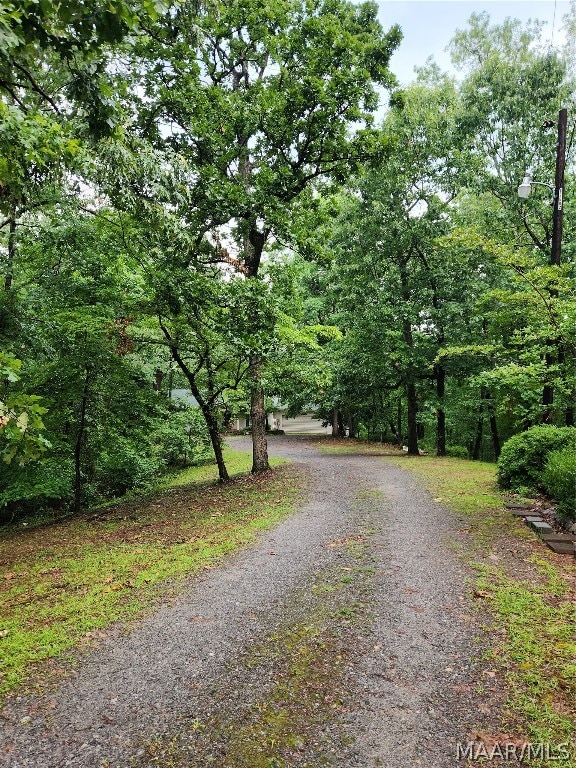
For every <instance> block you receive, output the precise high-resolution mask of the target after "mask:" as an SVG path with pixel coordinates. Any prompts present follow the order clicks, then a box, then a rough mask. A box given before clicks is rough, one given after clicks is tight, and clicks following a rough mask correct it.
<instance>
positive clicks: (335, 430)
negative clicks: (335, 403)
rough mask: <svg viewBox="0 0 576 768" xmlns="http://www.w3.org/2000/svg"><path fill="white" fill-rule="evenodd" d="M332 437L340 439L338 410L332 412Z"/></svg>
mask: <svg viewBox="0 0 576 768" xmlns="http://www.w3.org/2000/svg"><path fill="white" fill-rule="evenodd" d="M332 437H339V435H338V408H334V409H333V410H332Z"/></svg>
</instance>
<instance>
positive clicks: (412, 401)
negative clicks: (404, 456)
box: [406, 381, 420, 456]
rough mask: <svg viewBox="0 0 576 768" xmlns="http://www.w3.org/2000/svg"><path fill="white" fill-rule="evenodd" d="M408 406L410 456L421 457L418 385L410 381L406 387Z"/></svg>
mask: <svg viewBox="0 0 576 768" xmlns="http://www.w3.org/2000/svg"><path fill="white" fill-rule="evenodd" d="M406 405H407V410H408V441H407V442H408V455H409V456H419V455H420V451H419V450H418V422H417V417H418V398H417V397H416V385H415V384H414V382H413V381H409V382H408V384H407V385H406Z"/></svg>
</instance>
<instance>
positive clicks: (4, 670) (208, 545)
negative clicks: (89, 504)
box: [0, 450, 304, 693]
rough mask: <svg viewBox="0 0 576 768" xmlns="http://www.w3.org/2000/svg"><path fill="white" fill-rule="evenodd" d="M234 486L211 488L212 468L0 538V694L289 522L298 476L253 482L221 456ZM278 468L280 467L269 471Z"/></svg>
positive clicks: (284, 470) (236, 457)
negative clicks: (272, 528) (283, 521)
mask: <svg viewBox="0 0 576 768" xmlns="http://www.w3.org/2000/svg"><path fill="white" fill-rule="evenodd" d="M227 459H228V466H229V469H230V472H231V474H233V475H236V479H235V480H234V482H232V483H230V484H227V485H218V484H215V483H211V482H210V481H212V480H214V479H215V477H216V476H217V475H216V472H215V467H214V466H212V465H207V466H202V467H195V468H191V469H187V470H184V471H183V472H181V473H179V474H178V475H174V476H172V477H171V478H170V481H169V483H167V487H166V488H165V489H164V490H161V491H159V492H158V493H155V494H151V495H149V496H147V497H141V498H137V497H133V498H131V499H130V500H127V501H124V502H122V501H120V502H118V503H116V504H114V505H113V506H110V507H108V508H101V509H98V510H91V511H90V512H87V513H86V514H84V515H81V516H79V517H76V518H68V519H66V520H64V521H60V522H57V523H54V524H52V525H43V526H37V527H31V528H24V527H22V526H17V527H16V526H15V527H13V528H11V529H8V530H5V531H4V533H3V535H2V536H1V537H0V693H5V692H7V691H10V690H12V689H14V688H15V687H17V686H19V685H20V684H22V682H23V681H24V680H26V679H32V678H33V679H34V681H35V682H38V681H39V680H40V679H41V677H42V675H44V674H45V673H48V668H47V667H46V665H45V664H43V665H42V666H41V667H40V668H39V672H40V673H41V674H35V675H33V676H32V677H31V675H30V673H31V672H33V671H34V670H35V669H36V668H37V665H38V664H39V663H41V662H46V660H48V659H51V658H55V657H57V656H59V655H60V654H62V652H63V651H66V650H68V649H71V648H73V647H75V646H78V645H81V646H86V645H90V644H93V643H97V642H98V638H99V636H100V633H101V632H102V630H103V629H104V628H105V627H107V626H108V625H110V624H111V623H112V622H116V621H125V620H127V619H132V618H134V617H137V616H139V615H142V614H143V613H144V612H145V611H146V610H147V609H150V608H151V606H153V605H154V604H155V602H156V601H157V600H158V599H160V598H161V597H163V596H165V595H166V593H167V592H168V593H173V592H177V591H178V585H179V583H180V582H181V581H182V580H183V579H184V578H185V577H187V576H189V575H191V574H194V573H197V572H198V571H200V570H201V569H203V568H210V567H212V566H214V565H215V564H216V563H218V562H219V561H220V560H221V559H222V557H223V556H225V555H226V554H227V553H229V552H232V551H234V550H235V549H237V548H239V547H242V546H246V545H248V544H250V543H251V542H252V541H254V539H255V538H256V536H257V535H258V533H259V532H260V531H263V530H265V529H267V528H269V527H270V526H272V525H274V524H275V523H277V522H279V521H280V520H281V519H282V518H284V517H285V516H286V515H288V514H289V513H290V512H291V511H292V510H293V508H294V505H295V503H296V501H297V499H298V497H299V494H300V493H301V491H302V488H303V486H304V480H303V476H302V475H301V474H300V473H298V472H296V471H295V470H294V469H292V468H290V467H287V466H285V467H280V468H278V469H275V470H273V471H272V472H270V473H266V474H265V475H263V476H260V477H257V478H256V477H251V476H250V475H246V474H243V475H240V474H239V473H245V472H246V471H247V470H249V468H250V464H251V457H250V454H247V453H237V452H234V451H231V450H228V451H227ZM275 463H278V462H275Z"/></svg>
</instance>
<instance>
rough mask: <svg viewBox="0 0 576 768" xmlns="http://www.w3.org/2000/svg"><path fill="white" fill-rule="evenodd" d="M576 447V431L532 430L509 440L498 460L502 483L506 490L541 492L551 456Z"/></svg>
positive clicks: (563, 428) (562, 428)
mask: <svg viewBox="0 0 576 768" xmlns="http://www.w3.org/2000/svg"><path fill="white" fill-rule="evenodd" d="M575 446H576V429H575V428H574V427H554V426H551V425H545V426H540V427H532V428H531V429H527V430H526V431H525V432H520V433H519V434H518V435H514V436H513V437H511V438H510V439H509V440H507V441H506V442H505V443H504V445H503V446H502V453H501V454H500V458H499V460H498V475H497V477H498V483H499V484H500V486H501V487H502V488H510V489H512V490H517V489H518V488H520V487H525V488H529V489H530V490H532V491H537V490H538V489H539V488H540V487H541V480H542V473H543V472H544V466H545V464H546V461H547V459H548V456H549V454H551V453H552V452H553V451H561V450H562V449H564V448H569V447H571V448H572V449H574V447H575Z"/></svg>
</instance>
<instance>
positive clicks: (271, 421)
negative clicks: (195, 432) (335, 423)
mask: <svg viewBox="0 0 576 768" xmlns="http://www.w3.org/2000/svg"><path fill="white" fill-rule="evenodd" d="M170 398H171V399H172V400H179V401H180V402H182V403H184V404H186V405H191V406H192V407H194V408H198V407H199V406H198V401H197V400H196V398H195V397H194V395H193V394H192V393H191V392H190V390H189V389H172V390H170ZM286 410H287V409H286V407H285V406H283V405H282V404H281V403H280V401H279V400H278V399H277V398H272V409H271V410H270V411H268V413H267V414H266V416H267V419H268V428H269V429H272V430H275V429H282V430H284V432H286V434H305V435H329V434H331V431H332V429H331V427H323V426H322V420H321V419H317V418H315V416H314V414H313V413H305V414H302V415H300V416H294V417H292V418H289V417H288V416H286ZM231 426H232V428H233V429H235V430H236V431H238V432H242V431H244V430H245V429H249V428H250V416H249V415H248V414H246V413H244V414H240V415H238V416H237V417H236V418H235V419H233V422H232V424H231Z"/></svg>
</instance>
